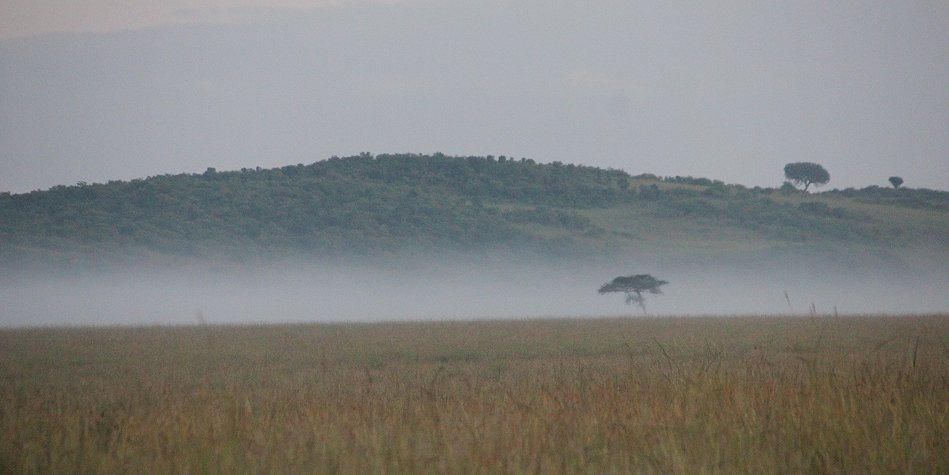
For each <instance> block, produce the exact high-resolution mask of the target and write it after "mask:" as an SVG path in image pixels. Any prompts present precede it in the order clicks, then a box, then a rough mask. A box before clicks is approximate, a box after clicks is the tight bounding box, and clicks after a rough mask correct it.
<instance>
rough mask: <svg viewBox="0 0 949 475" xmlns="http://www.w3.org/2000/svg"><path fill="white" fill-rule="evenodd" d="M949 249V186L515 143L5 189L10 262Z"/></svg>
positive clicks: (1, 244) (4, 253)
mask: <svg viewBox="0 0 949 475" xmlns="http://www.w3.org/2000/svg"><path fill="white" fill-rule="evenodd" d="M801 248H809V249H818V248H820V249H825V250H829V251H833V250H835V249H849V250H850V251H853V252H854V253H855V254H856V255H860V254H866V253H867V252H868V251H869V252H871V253H877V254H879V253H881V252H882V253H891V254H893V255H896V254H899V253H900V251H901V250H905V249H928V250H931V251H932V252H933V253H935V254H936V255H938V256H940V257H938V258H940V259H941V258H945V255H944V254H945V252H944V251H945V250H946V249H949V193H947V192H941V191H932V190H912V189H901V190H890V189H882V188H877V187H871V188H866V189H862V190H853V189H848V190H833V191H829V192H823V193H815V194H807V195H805V194H803V193H800V192H789V191H786V190H785V191H780V190H776V189H762V188H753V189H751V188H746V187H743V186H740V185H725V184H723V183H721V182H717V181H712V180H707V179H701V178H700V179H695V178H691V177H686V178H682V177H675V178H664V179H663V178H658V177H655V176H652V175H638V176H630V175H629V174H627V173H626V172H624V171H621V170H611V169H610V170H608V169H599V168H594V167H586V166H576V165H570V164H561V163H553V164H538V163H535V162H534V161H532V160H526V159H519V160H514V159H508V158H506V157H498V158H495V157H491V156H488V157H450V156H445V155H441V154H435V155H431V156H428V155H378V156H372V155H369V154H362V155H359V156H354V157H347V158H336V157H334V158H331V159H329V160H324V161H320V162H316V163H313V164H310V165H294V166H286V167H283V168H276V169H266V170H265V169H259V168H258V169H244V170H240V171H228V172H217V171H215V170H213V169H209V170H208V171H207V172H205V173H203V174H181V175H163V176H155V177H150V178H146V179H138V180H132V181H128V182H126V181H113V182H109V183H106V184H79V185H77V186H58V187H54V188H52V189H50V190H45V191H34V192H31V193H25V194H8V193H4V194H0V259H2V260H3V262H6V263H8V264H9V263H30V262H35V261H43V262H57V261H64V262H65V261H74V260H77V259H78V260H88V259H94V260H100V261H109V260H116V259H122V258H125V257H128V256H130V255H152V256H155V255H157V256H176V257H178V258H192V257H198V258H208V257H214V258H226V259H233V258H241V257H242V256H244V257H246V256H248V255H253V256H286V255H311V256H328V255H351V254H357V255H378V254H384V255H400V254H406V253H419V252H432V251H449V252H484V251H489V250H492V249H506V250H511V251H516V252H526V253H531V254H538V255H543V256H552V255H556V256H565V255H615V254H618V253H619V254H623V253H634V252H635V253H650V254H652V255H657V256H669V257H670V258H679V259H686V260H687V259H690V258H694V257H695V256H713V257H714V256H738V255H749V253H751V254H754V253H755V252H776V250H781V249H784V250H788V249H801Z"/></svg>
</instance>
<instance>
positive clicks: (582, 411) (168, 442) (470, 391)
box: [0, 316, 949, 473]
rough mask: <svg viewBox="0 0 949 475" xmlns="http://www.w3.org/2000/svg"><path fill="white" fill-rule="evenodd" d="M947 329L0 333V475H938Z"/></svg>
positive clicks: (944, 422)
mask: <svg viewBox="0 0 949 475" xmlns="http://www.w3.org/2000/svg"><path fill="white" fill-rule="evenodd" d="M947 395H949V317H946V316H914V317H908V316H903V317H880V316H874V317H839V318H834V317H813V318H800V317H796V318H764V317H762V318H738V317H722V318H666V319H658V318H657V319H651V318H637V319H599V320H537V321H517V322H499V321H493V322H455V323H405V324H366V325H286V326H243V327H213V326H212V327H206V326H200V327H176V328H102V329H18V330H4V331H0V471H3V472H7V473H24V472H26V473H29V472H60V473H90V472H97V473H101V472H136V473H152V472H273V471H279V472H301V473H302V472H306V473H310V472H343V473H378V472H387V473H392V472H395V473H418V472H421V473H428V472H452V473H484V472H490V473H523V472H533V473H550V472H554V473H557V472H570V473H576V472H584V473H616V472H631V471H632V472H645V473H658V472H663V473H667V472H679V473H683V472H685V473H700V472H727V473H735V472H746V473H747V472H755V473H762V472H774V471H782V472H821V473H842V472H846V473H853V472H867V473H894V472H897V473H906V472H917V473H918V472H923V473H947V472H949V455H947V454H949V436H947V434H949V397H947Z"/></svg>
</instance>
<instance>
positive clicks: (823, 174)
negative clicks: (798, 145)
mask: <svg viewBox="0 0 949 475" xmlns="http://www.w3.org/2000/svg"><path fill="white" fill-rule="evenodd" d="M784 177H785V178H787V179H788V181H790V182H791V183H794V184H795V185H804V191H807V189H808V188H809V187H810V186H811V185H814V186H821V185H826V184H827V182H829V181H830V173H827V170H825V169H824V167H822V166H820V165H818V164H816V163H811V162H795V163H788V164H787V165H785V166H784Z"/></svg>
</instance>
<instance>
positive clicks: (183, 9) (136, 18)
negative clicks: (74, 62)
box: [0, 0, 417, 40]
mask: <svg viewBox="0 0 949 475" xmlns="http://www.w3.org/2000/svg"><path fill="white" fill-rule="evenodd" d="M413 1H417V0H216V1H197V0H163V1H160V2H153V1H148V0H83V1H69V2H63V1H60V0H4V1H3V2H2V3H0V40H4V39H11V38H20V37H27V36H36V35H43V34H51V33H105V32H111V31H125V30H137V29H143V28H153V27H160V26H166V25H179V24H188V23H220V22H231V21H239V20H242V19H245V18H248V17H251V16H253V15H254V14H255V12H256V13H259V12H260V11H262V10H271V9H313V8H324V7H335V6H343V5H350V4H366V3H386V4H391V3H408V2H413Z"/></svg>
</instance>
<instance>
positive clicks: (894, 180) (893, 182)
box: [890, 176, 903, 189]
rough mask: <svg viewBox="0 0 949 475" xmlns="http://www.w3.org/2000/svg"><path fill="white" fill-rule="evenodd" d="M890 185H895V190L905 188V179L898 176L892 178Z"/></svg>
mask: <svg viewBox="0 0 949 475" xmlns="http://www.w3.org/2000/svg"><path fill="white" fill-rule="evenodd" d="M890 184H891V185H893V188H895V189H899V187H901V186H903V179H902V178H900V177H898V176H891V177H890Z"/></svg>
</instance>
